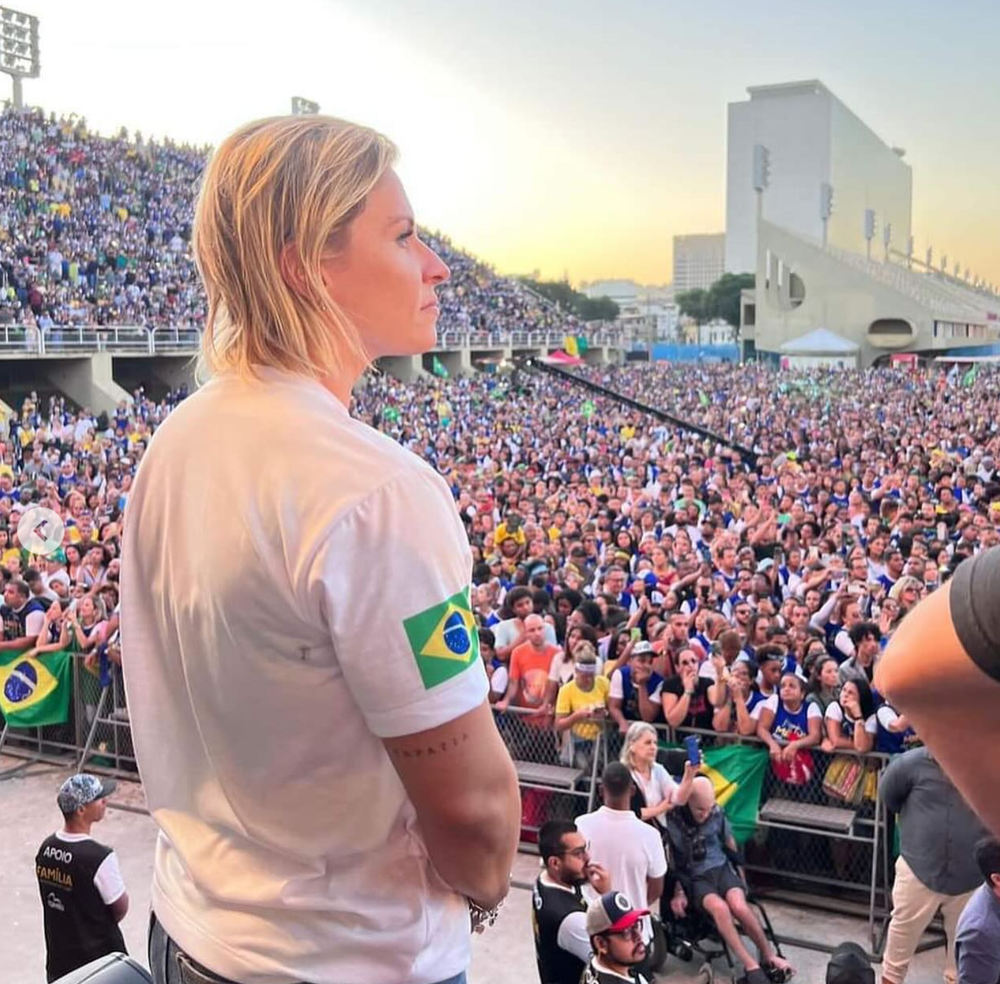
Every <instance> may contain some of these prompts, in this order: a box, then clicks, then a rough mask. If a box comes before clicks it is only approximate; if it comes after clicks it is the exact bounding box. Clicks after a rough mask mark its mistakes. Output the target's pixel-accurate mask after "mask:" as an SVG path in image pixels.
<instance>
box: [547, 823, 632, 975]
mask: <svg viewBox="0 0 1000 984" xmlns="http://www.w3.org/2000/svg"><path fill="white" fill-rule="evenodd" d="M538 852H539V854H541V856H542V864H543V865H544V866H545V868H544V870H543V871H542V873H541V874H540V875H539V876H538V879H537V881H536V882H535V887H534V890H533V892H532V903H533V904H532V909H531V922H532V927H533V929H534V932H535V957H536V959H537V961H538V976H539V979H540V980H541V984H579V981H580V975H581V974H582V973H583V969H584V967H585V966H586V964H587V961H588V960H590V956H591V947H590V934H589V933H588V930H587V915H586V913H587V906H588V904H589V903H590V902H591V901H593V900H594V898H595V897H596V895H597V893H600V894H604V893H605V892H609V891H610V890H611V884H610V878H609V877H608V873H607V872H606V871H605V870H604V869H603V868H602V867H601V866H600V865H598V864H592V863H591V860H590V853H589V850H588V845H587V842H586V840H584V837H583V835H582V834H581V833H580V832H579V831H578V830H577V829H576V824H575V823H572V822H571V821H569V820H549V821H548V822H547V823H544V824H542V829H541V830H540V831H539V832H538ZM643 955H645V948H643Z"/></svg>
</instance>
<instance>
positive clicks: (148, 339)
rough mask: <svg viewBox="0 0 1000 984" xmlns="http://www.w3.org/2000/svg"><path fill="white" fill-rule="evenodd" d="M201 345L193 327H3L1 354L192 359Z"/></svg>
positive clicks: (1, 331)
mask: <svg viewBox="0 0 1000 984" xmlns="http://www.w3.org/2000/svg"><path fill="white" fill-rule="evenodd" d="M200 345H201V331H200V330H199V329H198V328H193V327H158V328H144V327H142V326H138V325H110V326H107V327H99V326H95V325H80V326H72V325H59V326H52V327H49V328H44V329H38V328H35V327H32V326H26V325H3V326H0V354H4V353H7V354H11V355H14V354H19V355H50V356H51V355H66V356H77V355H93V354H95V353H99V352H108V353H111V354H112V355H178V354H181V355H187V354H192V355H193V354H194V353H196V352H197V351H198V349H199V347H200Z"/></svg>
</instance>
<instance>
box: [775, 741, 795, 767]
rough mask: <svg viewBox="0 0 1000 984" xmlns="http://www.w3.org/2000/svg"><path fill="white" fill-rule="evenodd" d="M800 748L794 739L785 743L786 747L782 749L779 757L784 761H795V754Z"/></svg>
mask: <svg viewBox="0 0 1000 984" xmlns="http://www.w3.org/2000/svg"><path fill="white" fill-rule="evenodd" d="M798 750H799V749H798V746H797V744H796V743H795V742H794V741H793V742H790V743H789V744H787V745H785V747H784V748H783V749H782V750H781V754H780V756H779V757H780V759H781V761H782V762H794V761H795V754H796V752H798Z"/></svg>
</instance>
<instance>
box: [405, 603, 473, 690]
mask: <svg viewBox="0 0 1000 984" xmlns="http://www.w3.org/2000/svg"><path fill="white" fill-rule="evenodd" d="M403 628H404V629H405V630H406V638H407V640H408V641H409V643H410V649H411V650H412V651H413V656H414V658H415V659H416V661H417V668H418V669H419V670H420V677H421V679H422V680H423V681H424V689H425V690H430V689H431V687H436V686H438V684H441V683H444V682H445V681H446V680H450V679H451V678H452V677H454V676H458V674H459V673H461V672H462V670H465V669H468V667H470V666H472V665H473V664H474V663H475V661H476V660H477V659H479V634H478V633H477V631H476V620H475V618H473V616H472V608H471V606H470V605H469V589H468V587H466V588H465V589H464V590H463V591H459V592H458V594H454V595H452V596H451V597H450V598H448V599H447V601H442V602H440V603H439V604H437V605H434V606H432V607H431V608H428V609H426V610H424V611H422V612H420V613H419V614H417V615H411V616H410V617H409V618H407V619H404V621H403Z"/></svg>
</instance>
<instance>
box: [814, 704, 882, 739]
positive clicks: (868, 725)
mask: <svg viewBox="0 0 1000 984" xmlns="http://www.w3.org/2000/svg"><path fill="white" fill-rule="evenodd" d="M823 717H824V718H825V719H826V720H827V721H836V722H837V724H843V723H844V711H843V708H842V707H841V706H840V702H839V701H836V700H835V701H833V702H832V703H830V704H828V705H827V708H826V713H825V714H824V715H823ZM865 731H867V732H868V734H870V735H874V734H878V718H877V717H876V716H875V715H874V714H869V715H868V717H867V718H866V719H865Z"/></svg>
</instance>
